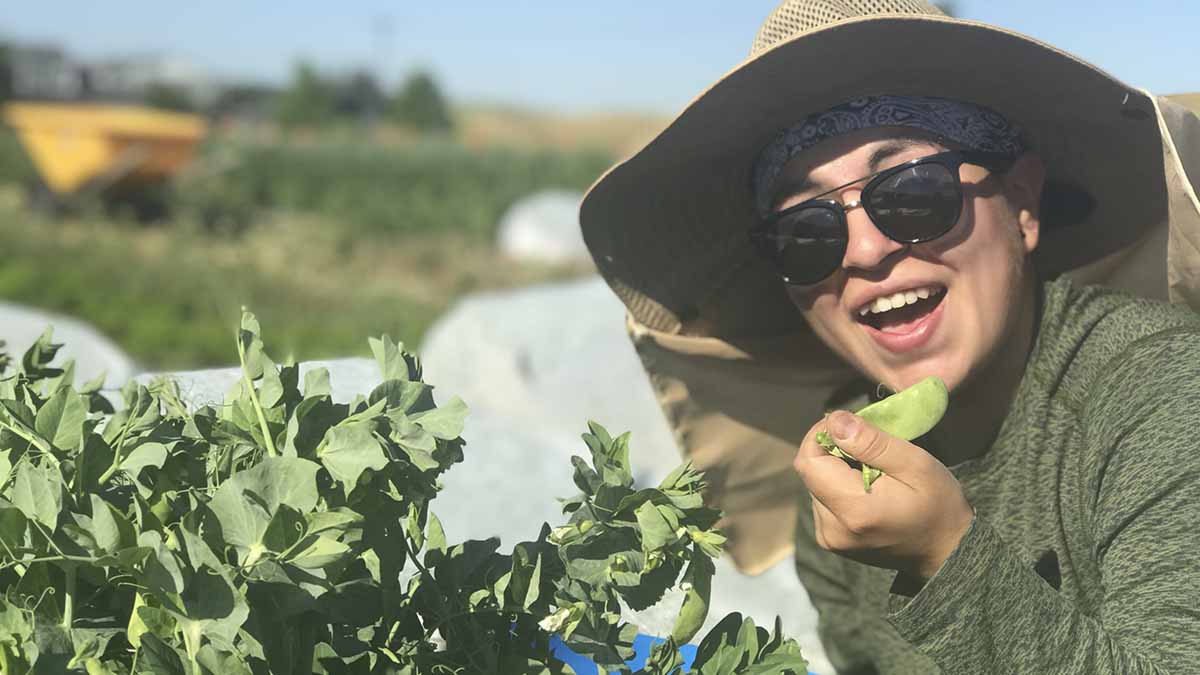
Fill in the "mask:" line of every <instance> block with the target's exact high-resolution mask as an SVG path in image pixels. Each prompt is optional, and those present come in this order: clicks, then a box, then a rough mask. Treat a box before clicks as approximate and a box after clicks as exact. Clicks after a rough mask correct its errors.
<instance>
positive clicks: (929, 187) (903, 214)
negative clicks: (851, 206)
mask: <svg viewBox="0 0 1200 675" xmlns="http://www.w3.org/2000/svg"><path fill="white" fill-rule="evenodd" d="M950 171H951V170H950V169H949V168H947V167H945V166H942V165H941V164H918V165H916V166H914V167H911V168H908V169H904V170H903V171H899V172H897V173H895V174H892V175H891V176H888V177H887V178H885V179H884V180H882V181H880V182H879V183H877V184H876V185H875V187H874V188H873V189H872V190H871V191H870V194H869V195H867V202H866V204H865V206H866V207H867V211H868V212H869V213H870V214H871V218H872V219H873V220H874V221H875V224H876V225H878V226H879V228H880V229H881V230H883V231H884V232H885V233H886V234H887V235H888V236H890V237H892V238H893V239H898V240H900V241H907V242H919V241H928V240H930V239H933V238H935V237H940V236H941V235H943V234H945V233H946V232H947V231H949V230H950V228H951V227H954V223H955V221H957V220H958V214H959V211H960V209H961V207H962V193H961V192H960V191H959V189H958V182H957V181H955V180H954V175H953V174H952V173H951V172H950Z"/></svg>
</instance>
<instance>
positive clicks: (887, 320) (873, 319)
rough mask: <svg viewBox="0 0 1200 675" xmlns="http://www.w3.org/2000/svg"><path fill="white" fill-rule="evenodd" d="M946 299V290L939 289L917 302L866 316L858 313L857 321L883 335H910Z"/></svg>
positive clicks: (870, 312) (868, 313)
mask: <svg viewBox="0 0 1200 675" xmlns="http://www.w3.org/2000/svg"><path fill="white" fill-rule="evenodd" d="M945 297H946V289H945V288H937V289H936V291H935V292H933V293H931V294H930V295H929V297H927V298H917V300H916V302H912V303H909V304H906V305H904V306H903V307H896V308H893V309H888V310H884V311H880V312H873V311H868V312H867V313H866V314H861V313H856V316H855V319H856V320H857V321H858V322H859V323H861V324H864V325H867V326H870V327H871V328H874V329H875V330H877V331H880V332H882V333H894V334H904V333H909V332H911V331H912V330H913V329H915V328H916V327H917V325H918V324H920V322H921V320H922V319H924V318H925V317H927V316H929V314H930V313H932V312H933V310H935V309H937V306H938V305H940V304H941V303H942V300H943V299H945Z"/></svg>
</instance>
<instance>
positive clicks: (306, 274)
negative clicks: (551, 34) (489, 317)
mask: <svg viewBox="0 0 1200 675" xmlns="http://www.w3.org/2000/svg"><path fill="white" fill-rule="evenodd" d="M609 161H610V159H609V156H608V155H607V154H605V153H603V152H598V151H577V152H564V151H559V150H554V149H549V148H527V149H505V148H496V147H489V148H473V149H468V148H466V147H464V146H461V145H457V144H454V143H452V142H449V141H438V142H415V143H412V142H410V143H403V144H373V143H371V142H369V141H368V140H367V139H362V138H360V139H358V140H353V139H351V140H349V141H347V140H342V139H338V140H334V141H331V140H327V139H326V140H320V139H318V140H313V139H304V140H294V141H291V142H285V143H274V144H268V143H263V142H258V141H254V140H245V139H242V138H218V140H216V141H215V142H212V143H210V144H209V146H207V147H206V148H205V149H204V154H203V157H202V159H201V161H200V162H198V163H197V164H196V170H195V171H193V172H192V173H191V174H188V175H185V176H184V177H183V178H181V180H180V181H178V183H177V184H176V185H175V186H174V187H173V188H172V190H170V191H169V192H168V194H167V196H166V199H167V202H168V206H169V214H170V215H169V217H168V218H167V219H166V220H165V221H163V222H154V223H139V222H135V221H133V220H131V219H129V218H126V217H124V216H123V215H122V212H120V211H118V212H116V214H115V215H114V214H113V213H110V212H106V211H105V210H104V209H102V208H100V206H99V205H96V204H91V203H83V204H82V205H80V206H79V207H78V208H77V209H76V210H74V211H73V212H71V213H69V214H68V215H66V216H65V217H54V218H51V217H47V216H44V215H39V214H37V213H32V212H30V210H29V209H27V208H26V206H25V199H24V188H23V184H24V183H26V182H28V181H29V180H30V179H31V178H32V177H33V173H32V169H31V167H30V166H29V163H28V161H27V160H26V159H25V157H24V155H23V153H22V152H21V151H20V148H19V147H18V146H17V144H16V143H15V141H14V139H13V138H12V136H11V135H10V134H7V133H5V134H0V248H2V250H3V251H4V252H5V255H4V257H3V262H2V263H0V299H2V300H8V301H12V302H18V303H21V304H26V305H30V306H34V307H41V308H45V309H48V310H52V311H59V312H64V313H68V314H71V315H74V316H77V317H79V318H81V319H83V320H85V321H89V322H91V323H93V324H94V325H96V326H97V327H98V328H100V329H101V330H102V331H103V332H105V333H106V334H107V335H109V336H110V337H112V338H113V339H114V340H115V341H116V342H117V343H118V344H119V345H120V346H121V347H122V348H123V349H125V350H126V351H127V352H128V353H129V354H131V355H132V356H133V357H134V358H135V359H137V360H138V361H139V362H141V363H142V364H143V365H145V366H147V367H152V368H189V367H198V366H206V365H217V364H224V363H226V362H227V361H228V346H227V345H228V335H227V333H228V327H229V326H230V325H232V323H233V322H234V321H235V319H236V317H237V316H238V315H239V312H240V308H241V307H242V306H243V305H245V306H248V307H251V308H253V309H254V310H255V311H256V312H257V313H258V314H259V315H261V316H262V317H263V318H264V320H265V321H269V322H270V323H271V325H273V326H275V327H276V329H275V330H274V331H273V336H274V338H275V340H276V342H275V347H276V350H277V351H278V352H279V353H281V354H288V355H291V356H294V357H296V358H298V359H311V358H321V357H330V356H349V355H354V354H361V353H362V352H363V350H364V346H363V343H362V336H364V335H372V334H379V333H384V332H387V333H389V334H391V335H393V336H396V337H398V338H400V339H403V340H405V341H407V342H408V343H409V344H415V343H416V342H417V341H418V340H419V339H420V337H421V336H422V334H423V333H424V331H425V329H426V328H427V327H428V326H429V324H430V323H431V322H432V321H433V319H434V318H435V317H436V316H437V315H438V313H440V312H441V311H443V310H444V309H446V308H447V307H448V306H449V304H450V303H452V302H453V301H454V300H455V299H456V298H457V297H459V296H461V295H462V294H463V293H466V292H470V291H473V290H477V289H483V288H503V287H510V286H514V285H521V284H528V283H534V282H539V281H545V280H550V279H555V278H562V277H566V276H572V275H577V274H579V273H580V272H581V271H584V270H580V269H561V268H545V267H538V266H530V265H524V264H518V263H516V262H513V261H509V260H503V259H501V258H500V257H499V256H498V255H497V254H496V253H495V252H494V251H493V250H492V246H491V242H492V239H493V236H492V235H493V230H494V227H495V225H496V223H497V222H498V221H499V220H500V218H501V216H502V215H503V213H504V211H505V210H506V209H507V208H509V206H511V204H512V203H513V202H514V201H516V200H517V199H519V198H520V197H522V196H524V195H526V194H529V193H531V192H535V191H537V190H540V189H545V188H571V189H583V188H585V187H586V186H587V185H588V184H589V183H590V182H591V181H592V180H594V179H595V178H596V176H598V175H599V173H600V172H601V171H602V170H603V169H604V168H605V167H606V166H607V165H608V163H609Z"/></svg>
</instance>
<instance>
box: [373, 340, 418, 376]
mask: <svg viewBox="0 0 1200 675" xmlns="http://www.w3.org/2000/svg"><path fill="white" fill-rule="evenodd" d="M369 343H370V345H371V352H372V353H373V354H375V360H376V361H377V362H378V363H379V370H380V372H382V374H383V379H384V380H405V381H416V380H420V379H421V366H420V363H419V362H418V361H417V360H416V358H414V357H412V356H410V355H408V354H405V353H404V345H401V344H396V343H395V342H392V339H391V338H390V337H388V336H386V335H384V336H383V337H381V338H379V339H375V338H371V339H370V340H369Z"/></svg>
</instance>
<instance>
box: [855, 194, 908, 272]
mask: <svg viewBox="0 0 1200 675" xmlns="http://www.w3.org/2000/svg"><path fill="white" fill-rule="evenodd" d="M843 203H844V207H843V208H845V209H846V231H847V232H846V234H847V235H848V237H849V241H847V242H846V255H845V257H844V258H842V267H844V268H846V269H851V268H856V269H861V270H864V271H870V270H874V269H876V268H878V267H879V266H880V264H882V263H883V261H884V260H886V259H887V258H888V257H889V256H891V255H892V254H893V253H895V252H896V251H900V250H903V249H904V248H905V244H902V243H900V242H898V241H893V240H891V239H889V238H888V237H887V236H886V235H885V234H884V233H882V232H880V231H879V228H878V227H875V223H873V222H871V218H870V216H868V215H867V212H866V209H864V208H862V205H861V204H860V203H859V201H858V200H854V201H846V202H843Z"/></svg>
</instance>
